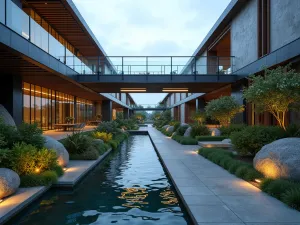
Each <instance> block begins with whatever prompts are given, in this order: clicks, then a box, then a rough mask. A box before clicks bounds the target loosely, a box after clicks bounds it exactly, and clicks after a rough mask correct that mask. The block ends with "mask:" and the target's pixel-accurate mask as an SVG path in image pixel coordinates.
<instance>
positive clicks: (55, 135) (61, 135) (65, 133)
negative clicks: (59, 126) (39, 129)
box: [44, 126, 96, 140]
mask: <svg viewBox="0 0 300 225" xmlns="http://www.w3.org/2000/svg"><path fill="white" fill-rule="evenodd" d="M95 128H96V127H95V126H85V128H83V130H82V132H85V131H91V130H94V129H95ZM72 133H73V132H72V131H60V130H59V131H58V130H47V131H44V135H46V136H50V137H52V138H54V139H56V140H60V139H63V138H65V137H67V136H68V135H70V134H72Z"/></svg>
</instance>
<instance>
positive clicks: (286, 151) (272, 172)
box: [253, 138, 300, 181]
mask: <svg viewBox="0 0 300 225" xmlns="http://www.w3.org/2000/svg"><path fill="white" fill-rule="evenodd" d="M253 165H254V167H255V169H257V170H258V171H260V172H261V173H263V174H264V175H265V176H266V177H269V178H285V179H292V180H298V181H300V166H299V165H300V138H283V139H279V140H276V141H274V142H272V143H270V144H267V145H265V146H264V147H262V149H261V150H260V151H259V152H258V153H257V154H256V155H255V157H254V159H253Z"/></svg>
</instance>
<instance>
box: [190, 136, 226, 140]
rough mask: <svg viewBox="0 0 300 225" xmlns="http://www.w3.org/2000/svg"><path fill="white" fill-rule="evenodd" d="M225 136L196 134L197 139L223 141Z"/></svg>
mask: <svg viewBox="0 0 300 225" xmlns="http://www.w3.org/2000/svg"><path fill="white" fill-rule="evenodd" d="M226 138H227V137H225V136H196V139H197V141H223V140H224V139H226Z"/></svg>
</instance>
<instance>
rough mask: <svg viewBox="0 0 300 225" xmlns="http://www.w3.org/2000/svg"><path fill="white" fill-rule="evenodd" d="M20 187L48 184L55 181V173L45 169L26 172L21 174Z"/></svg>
mask: <svg viewBox="0 0 300 225" xmlns="http://www.w3.org/2000/svg"><path fill="white" fill-rule="evenodd" d="M20 178H21V186H22V187H33V186H49V185H51V184H53V183H56V182H57V179H58V177H57V174H56V172H55V171H45V172H43V173H40V174H28V175H24V176H21V177H20Z"/></svg>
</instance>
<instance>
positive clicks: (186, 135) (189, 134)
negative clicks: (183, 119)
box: [183, 127, 192, 137]
mask: <svg viewBox="0 0 300 225" xmlns="http://www.w3.org/2000/svg"><path fill="white" fill-rule="evenodd" d="M191 132H192V128H191V127H188V129H186V131H185V132H184V135H183V136H184V137H190V136H191Z"/></svg>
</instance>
